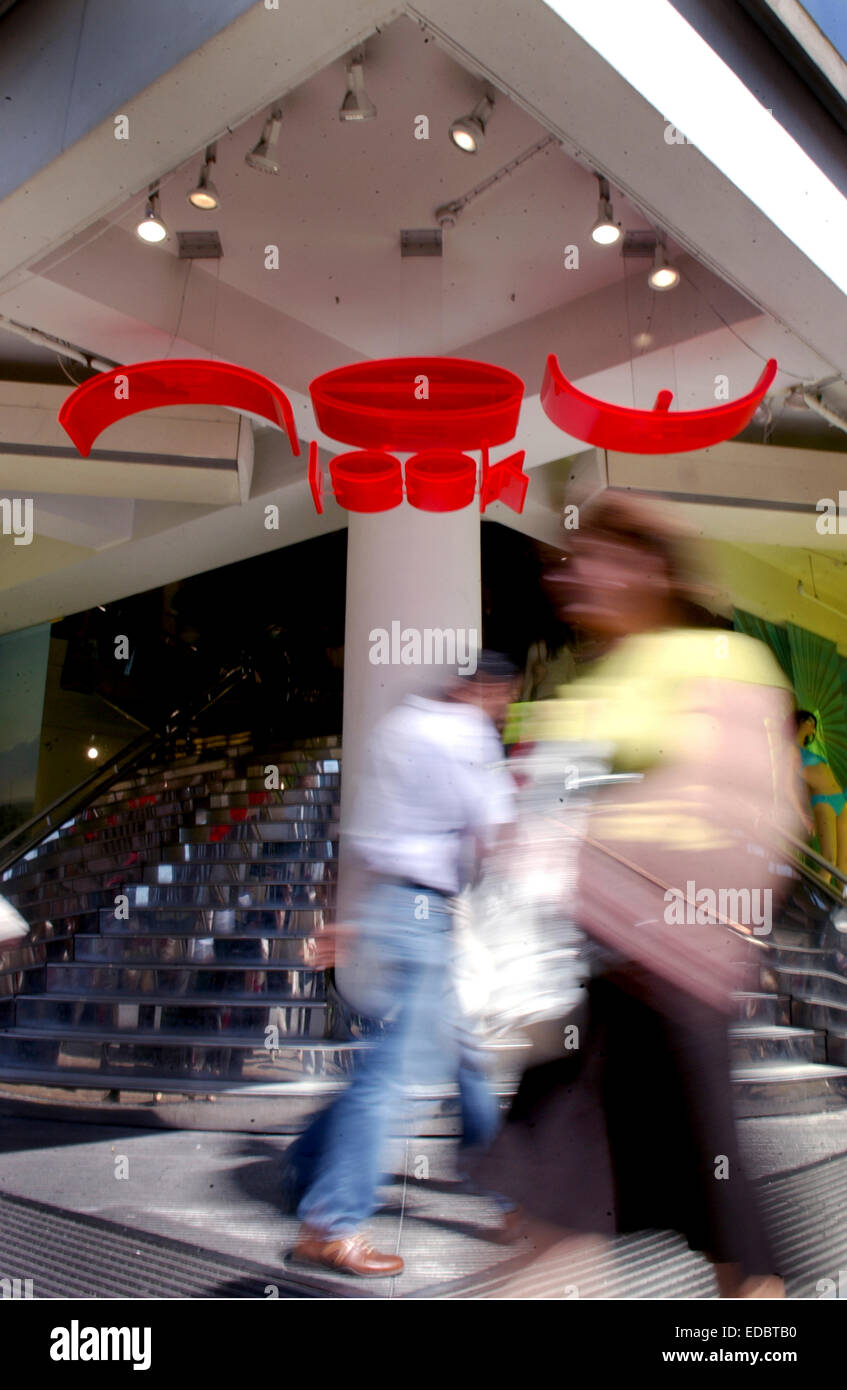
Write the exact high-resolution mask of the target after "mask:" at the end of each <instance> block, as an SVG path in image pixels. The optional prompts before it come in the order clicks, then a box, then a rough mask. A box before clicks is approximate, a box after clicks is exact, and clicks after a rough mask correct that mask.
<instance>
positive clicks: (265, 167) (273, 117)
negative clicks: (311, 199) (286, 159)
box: [244, 106, 282, 174]
mask: <svg viewBox="0 0 847 1390" xmlns="http://www.w3.org/2000/svg"><path fill="white" fill-rule="evenodd" d="M281 125H282V111H281V110H280V108H279V107H278V106H275V107H274V109H273V111H272V112H271V114H270V115H269V116H268V119H267V120H266V121H265V124H264V128H263V130H262V138H261V140H260V141H259V143H258V145H254V146H253V148H252V150H251V151H250V153H249V154H246V155H245V156H244V159H245V161H246V163H247V164H249V165H250V168H251V169H258V170H259V171H260V172H261V173H263V174H278V173H279V165H278V164H277V162H276V159H275V158H274V155H275V154H276V142H277V140H278V139H279V131H280V126H281Z"/></svg>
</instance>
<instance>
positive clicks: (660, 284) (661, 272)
mask: <svg viewBox="0 0 847 1390" xmlns="http://www.w3.org/2000/svg"><path fill="white" fill-rule="evenodd" d="M647 284H648V285H649V286H650V288H651V290H673V289H676V286H677V285H678V284H679V271H678V270H677V268H676V266H675V265H671V264H670V262H669V261H668V253H667V251H666V250H665V248H664V246H663V245H662V243H661V242H658V243H657V245H656V256H655V259H654V261H653V269H652V270H651V271H650V274H649V275H648V276H647Z"/></svg>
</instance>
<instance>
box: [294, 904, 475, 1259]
mask: <svg viewBox="0 0 847 1390" xmlns="http://www.w3.org/2000/svg"><path fill="white" fill-rule="evenodd" d="M424 902H425V907H422V906H421V904H422V903H424ZM424 910H425V911H426V912H427V914H428V915H427V916H426V917H425V918H424V919H423V920H418V918H419V916H420V914H421V913H422V911H424ZM366 913H367V924H368V925H367V931H368V935H369V937H370V943H369V944H370V945H371V946H373V947H375V949H376V950H377V951H378V952H379V956H380V961H381V964H382V967H383V970H384V971H385V978H386V983H387V984H388V986H389V993H390V996H391V999H392V1001H393V1007H392V1010H391V1016H390V1017H389V1018H388V1019H387V1020H386V1022H385V1029H384V1032H383V1033H382V1034H381V1035H380V1036H379V1037H378V1038H377V1039H376V1041H375V1042H374V1043H373V1044H372V1045H371V1047H370V1048H369V1049H368V1051H367V1052H366V1053H365V1054H364V1056H363V1057H362V1060H361V1063H360V1065H359V1067H358V1069H357V1070H356V1071H355V1073H354V1075H353V1079H352V1080H351V1082H350V1085H349V1086H348V1087H347V1089H346V1091H344V1092H343V1094H342V1095H340V1096H339V1097H338V1099H337V1100H335V1101H334V1102H333V1103H332V1104H331V1105H330V1106H329V1107H328V1108H327V1109H326V1110H324V1111H323V1112H322V1113H321V1114H319V1115H318V1116H317V1117H316V1118H315V1119H314V1120H313V1121H312V1123H311V1124H310V1125H309V1127H308V1129H306V1131H305V1132H304V1133H303V1134H302V1135H301V1136H300V1137H299V1139H297V1140H296V1141H295V1142H294V1143H293V1144H292V1145H291V1147H290V1148H289V1150H288V1153H287V1155H286V1161H287V1164H288V1169H289V1174H290V1176H291V1182H292V1186H293V1188H294V1190H295V1191H296V1192H297V1193H300V1194H302V1195H301V1196H300V1201H299V1204H298V1207H297V1215H298V1216H299V1218H300V1220H301V1221H303V1222H305V1223H307V1224H308V1225H310V1226H313V1227H315V1228H317V1229H319V1230H321V1231H324V1232H325V1233H326V1234H327V1235H328V1236H329V1237H332V1238H336V1237H339V1236H343V1235H348V1234H350V1233H351V1232H352V1231H354V1230H355V1229H356V1228H357V1227H358V1226H359V1225H361V1223H362V1222H363V1221H365V1220H366V1219H367V1218H368V1217H369V1216H370V1215H371V1214H372V1213H373V1211H374V1210H375V1208H376V1205H377V1201H376V1194H377V1188H378V1186H379V1183H380V1180H381V1177H382V1161H383V1157H384V1154H385V1149H386V1145H387V1141H388V1139H389V1135H390V1131H391V1125H392V1121H393V1120H394V1119H395V1118H396V1115H397V1112H398V1110H399V1109H400V1107H401V1106H402V1102H403V1099H404V1092H405V1090H406V1088H407V1087H409V1086H412V1085H416V1084H418V1085H420V1084H423V1083H425V1082H426V1081H427V1080H432V1079H433V1078H434V1077H435V1076H436V1075H437V1074H438V1072H439V1071H441V1072H442V1074H443V1073H444V1072H446V1071H448V1070H449V1071H451V1072H452V1078H453V1079H458V1083H459V1091H460V1096H461V1106H462V1123H463V1144H465V1145H467V1146H468V1147H484V1146H487V1145H488V1144H489V1143H491V1141H492V1140H493V1138H494V1136H495V1134H496V1133H497V1130H498V1128H499V1123H500V1117H499V1107H498V1104H497V1100H496V1098H495V1096H494V1094H493V1092H492V1091H491V1088H490V1087H489V1084H488V1080H487V1078H486V1076H485V1073H484V1072H483V1071H482V1069H481V1067H480V1066H479V1065H478V1062H479V1058H478V1057H477V1056H476V1055H475V1054H474V1052H473V1051H472V1049H471V1048H470V1047H468V1046H466V1045H465V1044H464V1043H462V1042H461V1041H459V1038H458V1034H457V1033H456V1032H455V1031H454V1029H453V1027H452V1026H451V1025H452V1022H453V1016H452V1015H453V1009H452V1006H451V1005H450V1004H449V1002H448V1001H449V999H450V995H451V989H450V951H451V942H450V927H451V914H450V908H449V904H448V900H447V898H446V897H444V895H443V894H441V893H438V892H436V891H435V890H433V889H431V888H430V889H424V888H421V887H418V886H417V885H413V884H405V883H399V882H395V881H392V880H388V879H383V880H377V882H376V883H375V884H374V885H373V888H372V890H371V893H370V895H369V898H368V901H367V903H366ZM416 913H417V914H418V915H417V916H416Z"/></svg>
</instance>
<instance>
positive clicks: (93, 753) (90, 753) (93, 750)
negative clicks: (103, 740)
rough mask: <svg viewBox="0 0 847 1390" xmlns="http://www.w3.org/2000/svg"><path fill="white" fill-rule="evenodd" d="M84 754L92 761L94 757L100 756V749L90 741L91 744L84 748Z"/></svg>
mask: <svg viewBox="0 0 847 1390" xmlns="http://www.w3.org/2000/svg"><path fill="white" fill-rule="evenodd" d="M85 756H86V757H87V758H90V759H91V761H92V762H93V761H94V759H95V758H99V757H100V749H99V748H97V747H96V746H95V744H93V743H92V744H90V745H89V747H88V748H86V750H85Z"/></svg>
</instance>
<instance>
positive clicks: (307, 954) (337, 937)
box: [303, 922, 356, 970]
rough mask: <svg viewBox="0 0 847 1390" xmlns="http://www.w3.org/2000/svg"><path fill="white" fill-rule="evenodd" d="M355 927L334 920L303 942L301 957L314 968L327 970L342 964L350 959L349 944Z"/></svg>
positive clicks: (354, 932)
mask: <svg viewBox="0 0 847 1390" xmlns="http://www.w3.org/2000/svg"><path fill="white" fill-rule="evenodd" d="M355 934H356V928H355V927H353V926H351V925H350V924H349V923H346V922H334V923H333V924H332V925H331V926H329V927H324V929H323V930H322V931H320V932H316V934H315V935H314V936H310V937H309V938H308V939H307V940H306V941H304V943H303V959H304V963H305V964H306V965H311V966H312V967H313V968H314V969H315V970H329V969H330V968H331V967H332V966H333V965H344V964H345V963H347V962H348V961H349V959H350V944H351V941H352V938H353V937H354V936H355Z"/></svg>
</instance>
